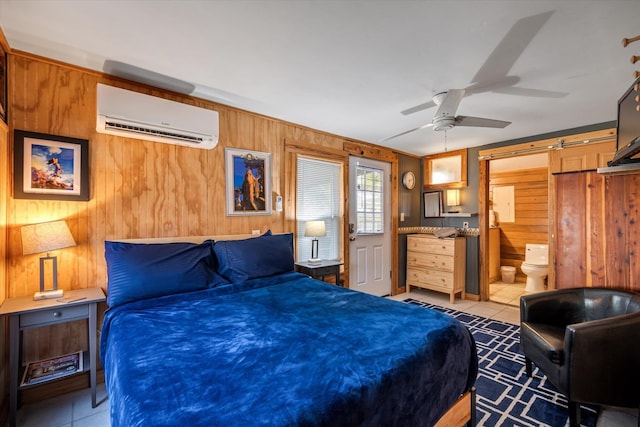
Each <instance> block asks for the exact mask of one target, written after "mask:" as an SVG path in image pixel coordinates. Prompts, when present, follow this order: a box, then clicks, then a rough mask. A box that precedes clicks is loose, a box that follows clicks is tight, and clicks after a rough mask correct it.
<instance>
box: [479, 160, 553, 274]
mask: <svg viewBox="0 0 640 427" xmlns="http://www.w3.org/2000/svg"><path fill="white" fill-rule="evenodd" d="M548 182H549V178H548V169H547V168H536V169H523V170H517V171H509V172H499V173H490V178H489V191H490V192H492V191H493V187H496V186H507V185H512V186H514V192H515V222H502V223H498V226H499V227H500V265H503V266H512V267H516V268H517V270H516V271H517V276H516V279H517V280H518V281H524V280H525V279H526V276H525V275H524V274H523V273H522V271H521V270H520V265H521V264H522V262H523V261H524V254H525V245H526V244H527V243H541V244H547V243H548V236H549V206H548V193H549V188H548Z"/></svg>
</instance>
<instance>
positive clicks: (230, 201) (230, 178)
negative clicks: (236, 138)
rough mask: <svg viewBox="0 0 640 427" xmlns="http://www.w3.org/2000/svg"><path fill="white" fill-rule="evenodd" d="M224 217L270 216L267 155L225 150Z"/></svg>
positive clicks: (269, 170) (269, 178)
mask: <svg viewBox="0 0 640 427" xmlns="http://www.w3.org/2000/svg"><path fill="white" fill-rule="evenodd" d="M225 175H226V176H225V177H226V205H227V215H228V216H244V215H271V154H269V153H262V152H259V151H251V150H240V149H235V148H225Z"/></svg>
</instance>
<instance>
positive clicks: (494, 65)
mask: <svg viewBox="0 0 640 427" xmlns="http://www.w3.org/2000/svg"><path fill="white" fill-rule="evenodd" d="M553 13H554V11H549V12H544V13H540V14H538V15H532V16H527V17H526V18H522V19H519V20H518V21H516V23H515V24H513V26H512V27H511V29H510V30H509V32H508V33H507V34H506V35H505V36H504V37H503V38H502V40H501V41H500V43H498V45H497V46H496V47H495V49H493V52H491V54H490V55H489V57H488V58H487V60H486V61H485V62H484V64H482V67H480V69H479V70H478V72H477V73H476V75H475V76H474V77H473V80H471V82H472V83H479V84H485V83H489V82H493V81H495V80H497V79H500V78H501V77H504V76H507V75H508V74H509V71H511V68H512V67H513V64H515V63H516V61H517V60H518V58H520V55H522V53H523V52H524V51H525V49H526V48H527V46H529V43H531V41H532V40H533V38H534V37H535V36H536V34H538V32H539V31H540V29H541V28H542V27H543V26H544V24H546V22H547V21H548V20H549V18H550V17H551V15H553Z"/></svg>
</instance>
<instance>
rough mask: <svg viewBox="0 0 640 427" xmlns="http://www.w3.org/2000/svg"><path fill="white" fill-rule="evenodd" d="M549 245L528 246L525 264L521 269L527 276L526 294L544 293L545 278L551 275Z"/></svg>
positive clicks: (531, 244) (530, 244) (529, 244)
mask: <svg viewBox="0 0 640 427" xmlns="http://www.w3.org/2000/svg"><path fill="white" fill-rule="evenodd" d="M548 263H549V245H535V244H533V243H527V244H526V250H525V255H524V262H523V263H522V265H521V266H520V269H521V270H522V272H523V273H524V274H526V275H527V285H526V286H525V288H524V290H525V292H540V291H544V278H545V277H547V274H548V273H549V265H548Z"/></svg>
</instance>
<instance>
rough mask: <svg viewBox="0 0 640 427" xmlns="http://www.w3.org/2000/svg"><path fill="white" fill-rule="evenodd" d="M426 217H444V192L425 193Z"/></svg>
mask: <svg viewBox="0 0 640 427" xmlns="http://www.w3.org/2000/svg"><path fill="white" fill-rule="evenodd" d="M423 197H424V217H425V218H436V217H440V216H442V191H425V192H424V193H423Z"/></svg>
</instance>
